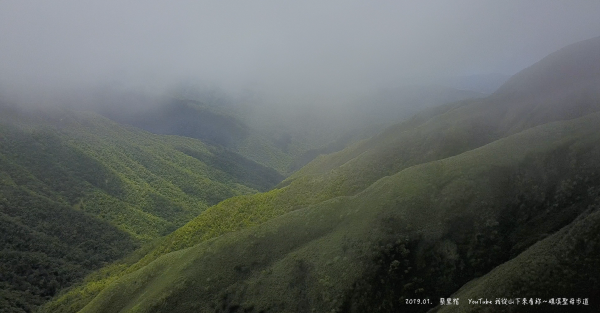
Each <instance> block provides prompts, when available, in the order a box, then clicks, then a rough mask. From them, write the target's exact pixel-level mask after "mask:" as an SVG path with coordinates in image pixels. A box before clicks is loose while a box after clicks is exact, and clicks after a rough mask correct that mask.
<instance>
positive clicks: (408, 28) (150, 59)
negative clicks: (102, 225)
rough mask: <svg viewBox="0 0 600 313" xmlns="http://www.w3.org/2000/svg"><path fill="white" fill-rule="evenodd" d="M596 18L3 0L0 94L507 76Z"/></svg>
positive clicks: (590, 10) (484, 10) (422, 7)
mask: <svg viewBox="0 0 600 313" xmlns="http://www.w3.org/2000/svg"><path fill="white" fill-rule="evenodd" d="M598 16H600V2H596V3H592V2H590V1H575V2H558V1H502V2H493V1H452V2H449V1H435V2H427V3H421V2H406V1H383V2H360V1H350V2H348V1H334V2H317V1H309V2H306V1H303V2H301V3H290V2H277V1H253V2H218V3H216V2H210V3H200V2H194V1H178V2H176V3H173V2H169V3H166V2H159V1H149V2H148V1H143V2H142V1H130V2H126V3H125V2H116V1H103V2H95V3H83V2H80V1H53V2H42V1H33V2H23V1H2V2H0V55H1V57H0V91H1V92H4V93H16V94H19V93H20V94H32V93H35V92H38V91H40V90H41V91H42V94H43V91H51V90H65V89H68V90H72V89H76V88H86V87H93V86H97V85H111V84H113V85H124V86H131V87H132V88H142V89H144V88H145V89H148V90H152V91H155V92H160V91H161V90H162V89H168V88H171V87H172V86H173V85H174V84H176V83H180V82H184V81H194V82H201V83H202V84H206V85H211V86H217V87H218V88H223V89H224V90H227V91H241V90H255V91H259V92H261V93H263V94H268V95H272V96H274V97H275V98H277V99H285V98H286V97H290V98H296V99H297V98H303V97H313V98H314V97H316V98H328V99H336V98H339V97H342V96H344V95H350V96H352V95H354V94H358V93H362V92H369V91H371V90H374V89H377V88H390V87H395V86H401V85H407V84H428V83H435V82H439V81H440V80H443V79H445V78H452V77H461V76H468V75H487V74H493V73H500V74H503V75H512V74H514V73H516V72H518V71H519V70H521V69H523V68H525V67H527V66H530V65H531V64H533V63H535V62H536V61H538V60H539V59H541V58H543V57H544V56H546V55H548V54H549V53H551V52H553V51H555V50H557V49H560V48H561V47H563V46H566V45H568V44H571V43H574V42H577V41H580V40H584V39H588V38H592V37H596V36H598V35H600V19H598V18H597V17H598ZM278 101H279V100H278ZM300 101H301V100H300Z"/></svg>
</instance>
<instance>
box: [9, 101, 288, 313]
mask: <svg viewBox="0 0 600 313" xmlns="http://www.w3.org/2000/svg"><path fill="white" fill-rule="evenodd" d="M0 111H1V113H0V169H1V170H0V223H2V238H1V242H2V248H1V251H0V284H1V285H2V287H1V288H0V289H1V293H2V294H1V296H2V298H3V299H4V300H6V301H3V304H2V305H1V307H2V310H5V309H6V310H8V309H9V308H11V309H12V310H14V311H15V312H23V311H31V309H32V308H33V307H35V306H36V305H39V304H41V303H43V302H44V301H46V300H48V299H49V298H50V297H51V296H53V295H55V294H56V292H57V291H58V290H60V289H62V288H64V287H66V286H69V285H71V284H72V283H73V282H75V281H77V280H80V279H81V278H82V277H83V276H84V275H85V274H87V273H89V272H90V271H91V270H93V269H97V268H98V267H100V266H103V265H106V264H108V263H110V262H112V261H114V260H116V259H118V258H121V257H123V256H125V255H126V254H127V253H129V252H131V251H133V250H134V249H135V248H137V247H139V245H140V244H141V243H144V242H148V241H150V240H153V239H155V238H157V237H160V236H164V235H166V234H168V233H170V232H172V231H173V230H175V229H177V228H178V227H180V226H182V225H183V224H185V223H186V222H188V221H189V220H191V219H192V218H194V217H195V216H197V215H198V214H200V213H201V212H202V211H203V210H205V209H206V208H207V207H209V206H211V205H214V204H216V203H218V202H219V201H221V200H223V199H226V198H229V197H232V196H236V195H241V194H249V193H254V192H256V191H257V190H262V191H264V190H266V189H269V188H270V187H271V186H273V185H274V184H276V183H277V182H279V181H280V180H281V176H280V175H279V174H277V172H275V171H274V170H272V169H268V168H265V167H264V166H261V165H258V164H256V163H254V162H252V161H249V160H247V159H244V158H242V157H241V156H239V155H236V154H234V153H231V152H228V151H226V150H224V149H222V148H219V147H213V146H208V145H205V144H203V143H201V142H199V141H197V140H193V139H189V138H182V137H176V136H156V135H152V134H149V133H146V132H143V131H140V130H136V129H134V128H130V127H123V126H121V125H119V124H116V123H114V122H111V121H109V120H108V119H105V118H102V117H99V116H97V115H93V114H87V113H73V112H66V111H45V112H43V111H29V112H25V111H22V110H18V109H14V108H10V107H7V106H2V107H1V108H0Z"/></svg>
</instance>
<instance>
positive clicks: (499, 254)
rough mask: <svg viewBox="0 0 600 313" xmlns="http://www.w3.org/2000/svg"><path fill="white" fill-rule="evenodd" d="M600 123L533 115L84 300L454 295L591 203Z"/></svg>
mask: <svg viewBox="0 0 600 313" xmlns="http://www.w3.org/2000/svg"><path fill="white" fill-rule="evenodd" d="M599 122H600V115H599V114H593V115H590V116H586V117H583V118H580V119H577V120H572V121H568V122H556V123H551V124H548V125H544V126H540V127H536V128H533V129H530V130H528V131H524V132H521V133H518V134H515V135H513V136H510V137H507V138H505V139H502V140H498V141H496V142H494V143H492V144H489V145H486V146H483V147H481V148H479V149H475V150H472V151H469V152H466V153H463V154H460V155H457V156H455V157H450V158H446V159H442V160H438V161H433V162H429V163H426V164H422V165H419V166H413V167H410V168H407V169H404V170H402V171H400V172H399V173H397V174H395V175H392V176H389V177H385V178H382V179H380V180H378V181H377V182H376V183H374V184H372V185H371V186H370V187H369V188H367V189H365V190H364V191H362V192H360V193H358V194H357V195H355V196H350V197H338V198H335V199H331V200H329V201H324V202H321V203H319V204H317V205H314V206H308V207H304V208H302V209H299V210H295V211H293V212H290V213H288V214H285V215H282V216H280V217H278V218H274V219H272V220H270V221H268V222H266V223H264V224H262V225H259V226H258V227H255V228H248V229H245V230H242V231H239V232H235V233H229V234H227V235H224V236H221V237H218V238H215V239H212V240H208V241H205V242H203V243H201V244H198V245H196V246H194V247H192V248H189V249H184V250H180V251H177V252H174V253H170V254H167V255H164V256H162V257H160V258H158V259H157V260H155V261H154V262H152V263H150V264H149V265H147V266H146V267H144V268H142V269H140V270H138V271H136V272H134V273H132V274H129V275H127V276H124V277H123V278H121V279H120V280H119V281H117V282H115V283H113V284H112V285H111V286H110V287H109V288H106V289H105V290H104V291H102V292H101V293H100V295H99V296H98V297H96V298H95V299H94V300H93V301H92V302H90V303H89V304H88V306H86V307H85V308H84V309H83V310H82V312H120V311H122V312H125V311H137V312H174V311H176V312H215V311H216V312H221V311H222V312H236V311H239V312H242V311H246V312H261V311H262V312H310V311H311V310H316V311H318V312H325V311H332V310H334V311H346V312H364V311H365V310H369V311H373V310H375V311H384V312H385V311H389V312H397V311H398V310H399V309H400V308H403V309H407V310H415V308H414V307H405V306H403V301H398V299H403V298H411V297H415V296H418V297H419V298H432V299H437V298H439V297H441V296H449V295H450V294H452V293H453V292H454V291H456V290H457V289H458V288H459V287H460V286H461V285H462V284H464V283H466V282H468V281H469V280H470V279H472V278H475V277H477V276H480V275H482V274H484V273H487V272H488V271H489V270H491V269H493V268H494V267H496V266H498V265H500V264H502V263H504V262H506V261H508V260H510V259H511V258H513V257H514V256H517V255H519V253H522V252H523V251H525V250H526V249H527V248H529V247H530V246H531V245H532V244H534V243H535V242H536V241H537V240H539V239H541V238H543V237H544V236H547V235H548V234H552V233H554V232H556V231H558V230H559V229H561V228H562V227H564V226H565V225H568V224H570V223H572V222H573V221H574V220H576V219H577V216H579V215H580V214H582V213H584V212H585V211H586V210H590V205H591V204H593V203H595V202H594V201H597V199H596V198H597V195H598V190H600V189H599V188H600V163H599V162H600V158H599V157H598V156H600V148H599V147H600V145H598V143H599V142H600V126H598V125H600V123H599ZM581 262H582V263H585V262H590V263H589V266H597V265H600V264H596V263H597V262H596V263H594V262H595V261H593V260H591V261H590V260H585V261H584V259H583V258H582V259H581ZM586 264H588V263H586ZM539 278H540V279H543V277H539ZM581 296H582V297H584V296H590V295H588V294H586V293H583V294H582V295H581ZM420 309H421V310H423V309H426V307H421V308H420Z"/></svg>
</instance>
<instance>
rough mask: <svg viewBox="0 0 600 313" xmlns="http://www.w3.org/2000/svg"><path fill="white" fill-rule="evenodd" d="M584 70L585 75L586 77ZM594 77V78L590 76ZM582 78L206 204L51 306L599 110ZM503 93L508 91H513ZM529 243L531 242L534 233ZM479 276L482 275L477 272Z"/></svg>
mask: <svg viewBox="0 0 600 313" xmlns="http://www.w3.org/2000/svg"><path fill="white" fill-rule="evenodd" d="M566 49H567V51H568V48H566ZM578 49H579V48H578ZM594 51H595V50H594ZM596 52H599V53H598V54H596V57H598V56H600V51H596ZM545 62H546V61H544V60H543V61H541V62H540V64H542V65H543V66H542V67H551V66H549V65H544V64H545ZM553 63H556V61H555V60H554V61H553ZM554 66H561V64H560V62H559V64H558V65H556V64H554ZM586 75H587V74H586ZM586 75H583V77H584V78H585V79H589V75H588V76H586ZM594 77H597V76H593V75H592V78H593V79H595V78H594ZM575 79H576V77H575V78H573V80H575ZM585 79H582V80H581V82H582V83H581V84H578V86H583V87H581V88H576V89H573V88H569V89H568V90H566V91H565V92H562V93H558V91H559V90H554V91H556V92H557V93H555V94H554V97H547V96H546V95H545V94H544V93H541V94H539V95H538V96H537V97H527V99H525V98H519V97H512V98H510V99H507V98H504V97H499V96H497V95H494V96H492V97H489V98H486V99H475V100H469V101H463V102H457V103H452V104H448V105H446V106H442V107H438V108H435V109H432V110H429V111H427V112H424V113H422V114H419V115H417V116H415V117H414V118H413V119H411V120H409V121H406V122H404V123H401V124H398V125H395V126H393V127H391V128H389V129H387V130H386V131H385V132H383V133H381V134H380V135H378V136H375V137H374V138H372V139H370V140H365V141H362V142H359V143H357V144H355V145H353V146H351V147H349V148H346V149H345V150H343V151H340V152H338V153H334V154H331V155H328V156H321V157H319V158H317V159H316V160H314V161H313V162H311V163H310V164H309V165H307V166H305V167H304V168H303V169H301V170H300V171H299V172H297V173H295V174H294V175H292V176H291V177H290V178H288V179H287V180H286V181H284V182H283V183H282V184H280V185H279V188H278V189H275V190H272V191H270V192H268V193H265V194H262V195H258V196H250V197H238V198H233V199H229V200H227V201H224V202H222V203H219V204H218V205H216V206H214V207H211V208H210V209H208V210H207V211H205V212H204V213H203V214H201V215H199V216H198V217H197V218H195V219H194V220H192V221H191V222H189V223H188V224H186V225H185V226H183V227H182V228H180V229H178V230H177V231H175V232H174V233H172V234H171V235H169V236H167V237H166V238H165V239H164V240H162V241H161V242H158V243H157V245H156V246H155V247H154V248H153V249H152V250H151V251H150V252H149V253H148V254H146V255H145V256H143V257H142V256H140V258H137V259H131V260H130V261H129V262H128V263H124V264H121V265H120V266H119V267H115V268H107V269H105V272H104V273H103V274H100V275H96V276H94V277H90V279H89V280H88V283H87V284H85V285H83V286H82V287H80V288H76V289H75V290H71V291H70V292H69V293H67V294H66V295H64V296H63V297H62V298H60V299H59V300H58V301H55V302H54V303H53V304H52V305H51V306H49V308H50V310H49V311H57V310H60V309H64V308H65V307H72V308H79V307H82V306H83V305H85V303H87V301H89V299H90V298H91V297H93V296H94V294H96V293H98V292H99V291H100V290H102V289H103V288H104V287H105V286H106V285H107V284H109V283H110V282H112V281H114V280H116V279H117V278H119V277H121V276H123V275H125V274H127V273H132V272H134V271H137V270H139V269H140V268H143V267H144V266H146V265H148V264H149V263H150V262H152V261H153V260H155V259H156V258H157V257H159V256H161V255H164V254H165V253H169V252H173V251H177V250H180V249H184V248H188V247H192V246H194V245H196V244H198V243H202V242H204V241H206V240H210V239H211V238H215V237H217V236H220V235H223V234H226V233H229V232H233V231H237V230H242V229H245V228H248V227H253V226H256V225H259V224H261V223H263V222H265V221H267V220H270V219H272V218H274V217H276V216H280V215H282V214H284V213H287V212H291V211H295V210H298V209H304V208H306V207H310V206H315V205H316V206H318V205H321V203H323V202H325V201H328V200H330V199H336V198H337V197H342V198H343V197H348V196H356V195H358V194H360V193H361V192H363V191H364V190H365V189H366V188H368V187H369V186H371V185H372V184H374V183H376V182H378V181H379V180H381V179H382V178H385V177H387V176H392V175H395V174H397V173H399V172H402V171H403V170H406V169H407V168H411V167H414V166H417V165H419V164H425V163H429V162H434V161H437V160H444V159H446V158H448V157H452V156H456V155H460V154H461V153H464V152H466V151H470V150H473V149H476V148H479V147H481V146H484V145H486V144H488V143H491V142H494V141H496V140H499V139H501V138H502V137H504V136H506V135H510V134H515V133H518V132H520V131H523V130H526V129H528V128H530V127H533V126H535V125H540V124H545V123H548V122H552V121H556V120H569V119H573V118H576V117H579V116H584V115H586V114H589V113H592V112H595V111H598V110H600V101H599V99H600V95H598V93H597V90H596V89H594V88H593V85H590V84H585V83H584V82H585ZM509 83H510V81H509ZM507 84H508V83H507ZM504 90H505V91H504V92H505V93H510V90H511V89H510V88H505V89H504ZM526 100H527V101H526ZM544 105H547V106H548V108H549V109H550V111H552V112H555V110H554V109H555V108H556V107H560V108H564V110H566V111H569V112H570V114H547V112H545V111H544ZM564 110H563V111H564ZM525 148H527V147H519V149H525ZM515 152H519V151H515ZM344 199H345V198H344ZM331 201H334V200H331ZM336 201H337V200H336ZM530 240H533V241H535V238H534V239H530ZM527 244H529V243H527ZM477 273H478V274H481V273H483V272H482V270H478V271H477ZM74 303H76V304H74ZM71 311H72V309H71V310H65V312H71Z"/></svg>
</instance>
